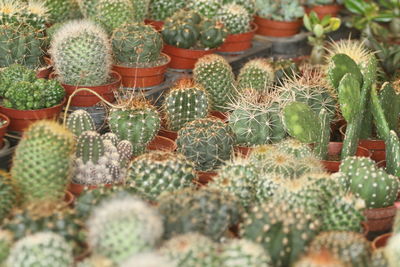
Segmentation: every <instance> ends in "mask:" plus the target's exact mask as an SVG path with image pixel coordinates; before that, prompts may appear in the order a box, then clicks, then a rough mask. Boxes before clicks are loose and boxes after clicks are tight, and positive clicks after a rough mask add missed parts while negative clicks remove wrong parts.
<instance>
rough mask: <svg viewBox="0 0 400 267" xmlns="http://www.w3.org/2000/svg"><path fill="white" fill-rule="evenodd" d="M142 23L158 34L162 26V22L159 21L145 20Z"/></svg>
mask: <svg viewBox="0 0 400 267" xmlns="http://www.w3.org/2000/svg"><path fill="white" fill-rule="evenodd" d="M144 23H145V24H147V25H151V26H153V28H154V29H156V30H157V31H159V32H161V30H162V28H163V26H164V21H159V20H152V19H145V20H144Z"/></svg>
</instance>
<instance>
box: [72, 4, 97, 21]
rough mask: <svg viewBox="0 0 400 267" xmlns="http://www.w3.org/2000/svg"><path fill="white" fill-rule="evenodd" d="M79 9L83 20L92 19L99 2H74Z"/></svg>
mask: <svg viewBox="0 0 400 267" xmlns="http://www.w3.org/2000/svg"><path fill="white" fill-rule="evenodd" d="M76 1H77V2H78V6H79V9H80V11H81V13H82V15H83V16H84V17H85V18H93V17H95V16H96V12H97V10H96V6H97V4H98V3H99V0H76Z"/></svg>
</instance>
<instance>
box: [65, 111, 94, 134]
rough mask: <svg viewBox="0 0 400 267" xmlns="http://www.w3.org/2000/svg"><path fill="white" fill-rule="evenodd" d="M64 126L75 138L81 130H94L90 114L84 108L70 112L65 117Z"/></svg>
mask: <svg viewBox="0 0 400 267" xmlns="http://www.w3.org/2000/svg"><path fill="white" fill-rule="evenodd" d="M66 126H67V128H68V129H69V130H70V131H71V132H72V133H73V134H74V135H75V137H76V138H78V137H79V136H80V135H81V134H82V133H83V132H86V131H96V127H95V125H94V121H93V118H92V116H90V114H89V112H87V111H86V110H84V109H78V110H75V111H74V112H72V113H71V114H70V115H69V116H68V118H67V122H66Z"/></svg>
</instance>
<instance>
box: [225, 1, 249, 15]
mask: <svg viewBox="0 0 400 267" xmlns="http://www.w3.org/2000/svg"><path fill="white" fill-rule="evenodd" d="M222 4H224V5H225V4H237V5H240V6H243V7H244V8H246V10H247V12H249V15H250V16H253V15H254V14H255V12H256V1H255V0H222Z"/></svg>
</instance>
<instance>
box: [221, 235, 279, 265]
mask: <svg viewBox="0 0 400 267" xmlns="http://www.w3.org/2000/svg"><path fill="white" fill-rule="evenodd" d="M219 257H220V259H221V261H222V266H231V267H242V266H248V267H268V266H272V261H271V257H270V256H269V255H268V253H267V251H265V250H264V248H263V247H262V246H260V245H259V244H257V243H253V242H251V241H248V240H246V239H231V240H229V241H228V242H226V243H224V244H222V252H221V254H220V256H219Z"/></svg>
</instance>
